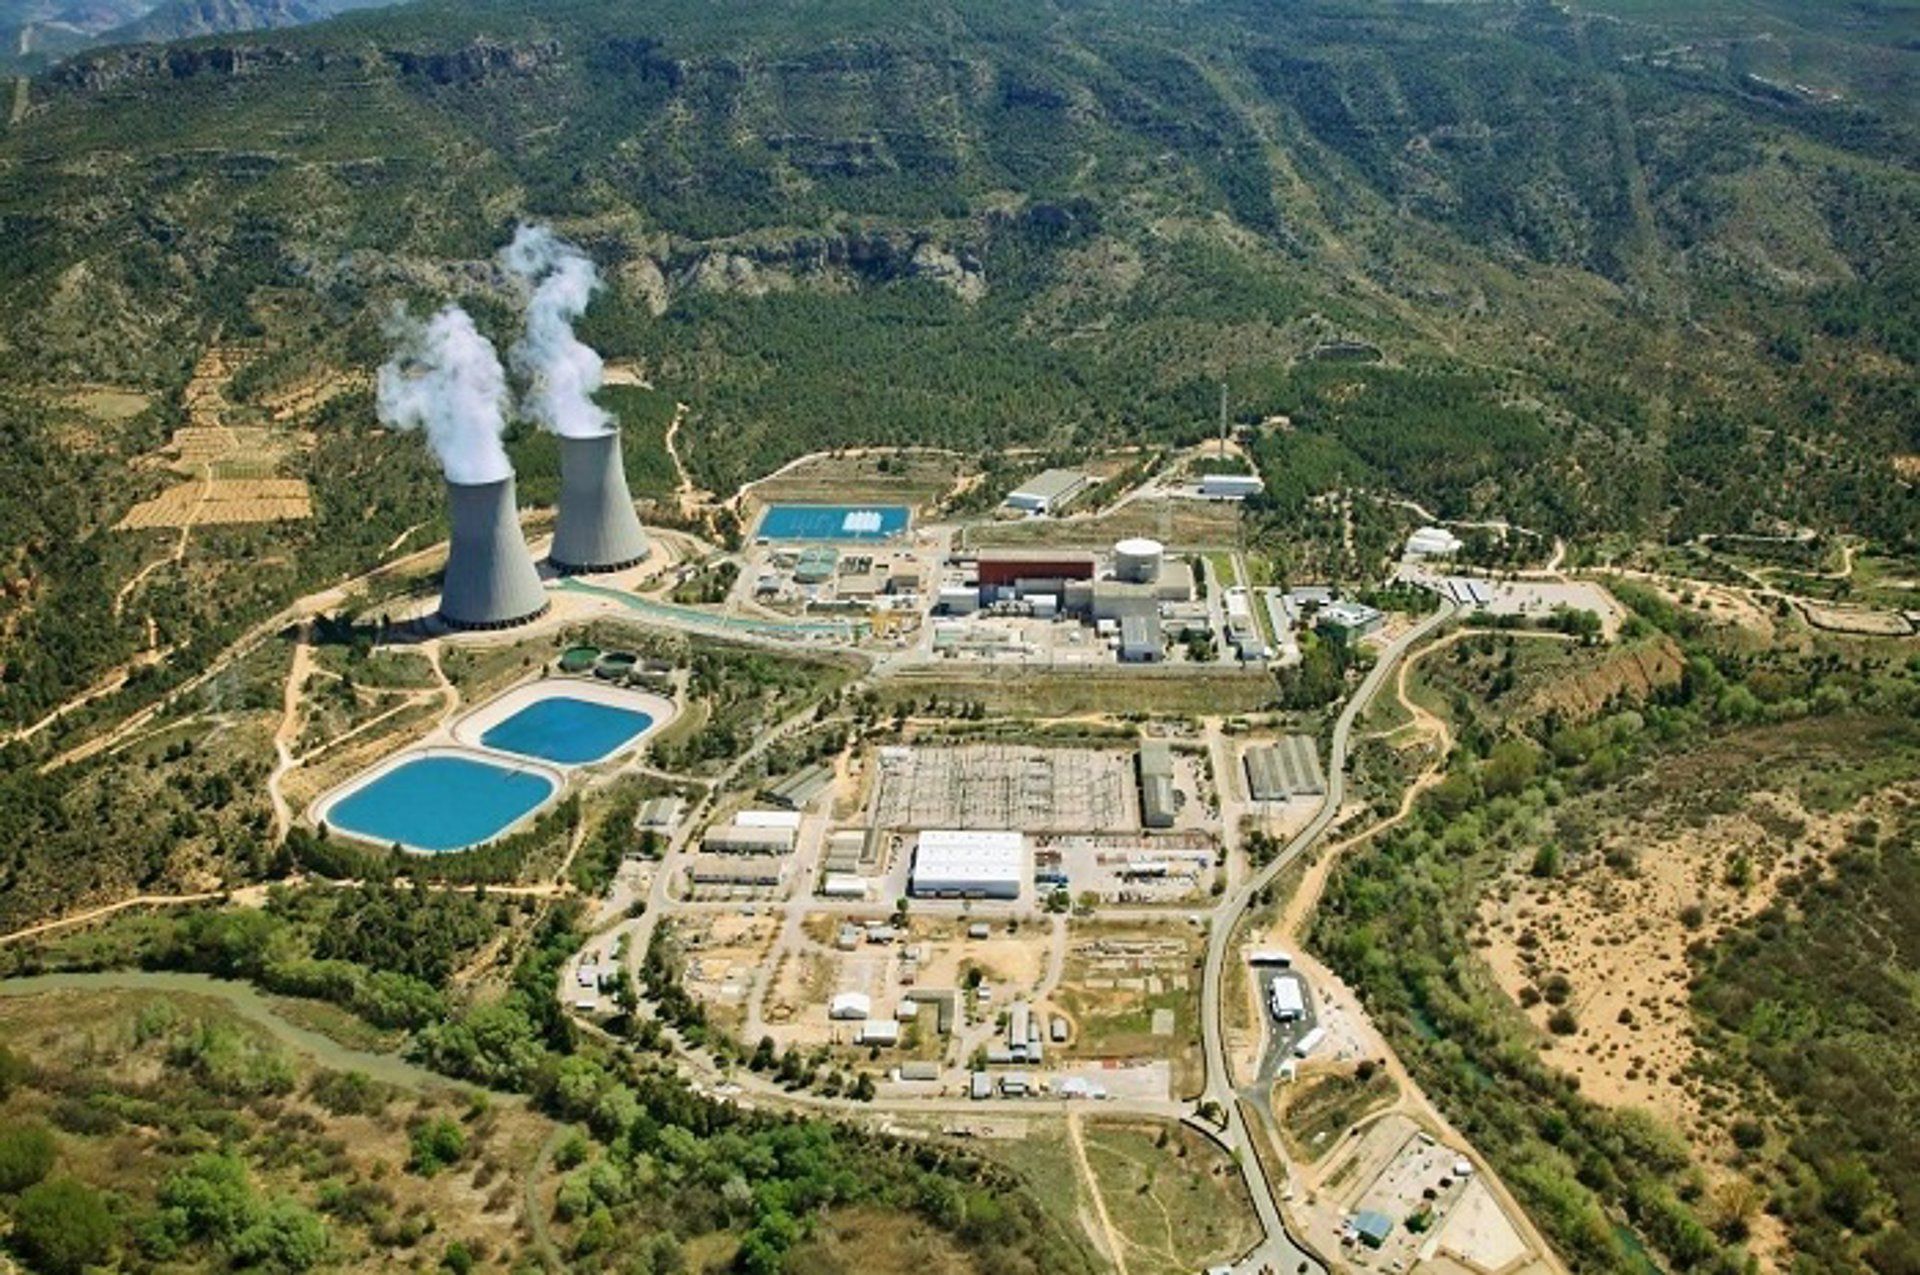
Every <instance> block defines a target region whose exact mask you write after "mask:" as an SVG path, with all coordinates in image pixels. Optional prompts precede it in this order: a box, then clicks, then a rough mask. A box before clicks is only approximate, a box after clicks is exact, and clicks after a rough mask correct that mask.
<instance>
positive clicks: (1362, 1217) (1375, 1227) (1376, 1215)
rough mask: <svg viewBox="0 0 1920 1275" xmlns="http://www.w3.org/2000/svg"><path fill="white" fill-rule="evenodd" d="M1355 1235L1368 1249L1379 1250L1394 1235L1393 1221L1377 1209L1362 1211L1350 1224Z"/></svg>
mask: <svg viewBox="0 0 1920 1275" xmlns="http://www.w3.org/2000/svg"><path fill="white" fill-rule="evenodd" d="M1350 1225H1351V1226H1352V1227H1353V1233H1354V1234H1355V1235H1356V1236H1358V1237H1359V1238H1360V1242H1361V1243H1362V1244H1365V1245H1366V1246H1367V1247H1368V1248H1379V1247H1380V1246H1381V1245H1382V1244H1385V1243H1386V1242H1387V1236H1389V1235H1391V1234H1393V1219H1392V1218H1390V1217H1388V1216H1387V1215H1386V1214H1385V1213H1382V1212H1380V1211H1379V1210H1377V1209H1362V1210H1361V1211H1360V1212H1358V1213H1355V1214H1354V1215H1353V1219H1352V1221H1351V1223H1350Z"/></svg>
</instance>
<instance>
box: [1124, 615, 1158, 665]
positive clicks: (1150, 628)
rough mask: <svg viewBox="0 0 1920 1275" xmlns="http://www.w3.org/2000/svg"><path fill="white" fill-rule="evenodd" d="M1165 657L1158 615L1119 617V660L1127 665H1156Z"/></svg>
mask: <svg viewBox="0 0 1920 1275" xmlns="http://www.w3.org/2000/svg"><path fill="white" fill-rule="evenodd" d="M1165 655H1166V648H1165V644H1164V643H1163V642H1162V641H1161V637H1160V617H1159V616H1158V615H1123V616H1121V617H1120V658H1121V659H1122V660H1124V661H1126V662H1127V663H1129V664H1157V663H1159V662H1160V660H1161V659H1162V658H1163V657H1164V656H1165Z"/></svg>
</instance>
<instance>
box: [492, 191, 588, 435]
mask: <svg viewBox="0 0 1920 1275" xmlns="http://www.w3.org/2000/svg"><path fill="white" fill-rule="evenodd" d="M500 264H501V265H502V266H504V267H506V269H507V271H508V272H509V273H510V274H513V275H514V276H516V277H517V278H520V279H522V280H524V281H526V282H527V283H528V284H530V285H532V288H533V292H532V295H531V296H530V297H529V298H528V300H527V327H526V331H525V333H524V334H522V336H521V337H520V339H519V340H518V341H516V342H514V345H513V349H512V351H511V352H510V354H509V358H510V359H511V360H512V363H513V370H514V371H515V372H518V373H519V374H520V375H521V376H523V377H525V378H526V379H527V382H528V389H527V393H526V395H525V397H524V398H523V399H522V400H521V404H520V408H521V411H522V412H523V413H524V414H525V415H527V416H528V417H530V418H532V419H533V420H534V421H537V422H538V423H539V424H540V426H541V428H543V429H545V430H547V431H548V432H550V433H554V434H558V435H560V436H561V437H563V438H594V437H598V436H599V435H601V434H605V433H607V432H609V431H610V430H612V429H613V427H614V422H613V417H611V416H610V415H608V414H607V413H606V411H604V410H603V409H602V408H601V407H600V406H599V405H598V404H596V403H595V402H594V401H593V394H594V391H595V390H598V389H599V388H600V377H601V362H600V356H599V355H598V354H596V353H594V351H593V350H592V349H591V348H590V347H588V346H587V345H585V344H584V343H582V342H581V340H580V338H578V337H576V336H575V335H574V334H573V325H574V321H575V320H577V319H578V318H579V317H580V316H581V315H583V314H585V313H586V311H587V302H588V301H590V300H592V298H593V294H594V292H595V290H597V289H598V288H599V287H600V272H599V271H598V270H597V269H596V268H595V267H594V264H593V262H592V261H591V260H589V259H588V257H587V255H586V254H585V253H583V252H581V251H580V249H578V248H576V247H574V246H573V245H572V244H570V243H568V242H567V241H566V240H564V239H562V238H560V237H559V236H558V235H556V234H554V233H553V231H551V230H549V229H548V228H547V227H545V226H525V225H523V226H521V227H520V229H519V230H518V231H516V232H515V233H514V236H513V242H512V243H510V244H508V245H507V246H506V247H505V248H503V249H501V251H500Z"/></svg>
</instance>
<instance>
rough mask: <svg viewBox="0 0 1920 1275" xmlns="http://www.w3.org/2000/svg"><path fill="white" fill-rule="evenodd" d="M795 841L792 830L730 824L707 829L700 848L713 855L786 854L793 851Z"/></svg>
mask: <svg viewBox="0 0 1920 1275" xmlns="http://www.w3.org/2000/svg"><path fill="white" fill-rule="evenodd" d="M793 840H794V833H793V829H791V828H766V827H759V828H756V827H753V826H751V825H748V824H741V823H730V824H723V825H722V826H720V827H718V828H709V829H707V835H706V836H704V837H702V838H701V839H700V846H701V848H702V849H704V850H707V851H709V852H710V853H713V854H786V853H788V852H789V851H791V850H792V849H793Z"/></svg>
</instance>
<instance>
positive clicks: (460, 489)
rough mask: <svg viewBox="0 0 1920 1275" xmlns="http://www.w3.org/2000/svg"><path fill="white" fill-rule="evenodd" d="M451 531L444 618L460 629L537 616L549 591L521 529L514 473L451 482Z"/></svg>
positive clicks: (508, 623)
mask: <svg viewBox="0 0 1920 1275" xmlns="http://www.w3.org/2000/svg"><path fill="white" fill-rule="evenodd" d="M447 506H448V507H447V514H448V517H449V519H450V521H451V522H452V524H453V535H452V539H451V542H450V546H449V549H448V552H447V570H446V575H445V578H444V579H443V580H442V582H441V586H440V618H441V619H442V620H444V621H446V622H447V623H448V624H449V625H451V626H453V627H454V628H457V629H505V628H511V627H513V626H514V625H516V624H525V623H527V622H528V621H529V620H535V619H538V618H539V617H540V616H541V615H543V614H545V613H546V610H547V592H546V590H545V589H544V588H542V587H541V585H540V573H539V572H538V571H536V570H534V566H533V555H532V554H530V553H528V552H527V542H526V539H525V537H523V536H522V535H521V534H520V515H519V506H518V504H517V502H516V501H515V499H514V486H513V478H512V477H511V476H508V477H506V478H502V479H500V480H499V481H498V482H491V483H455V482H449V483H448V484H447Z"/></svg>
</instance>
